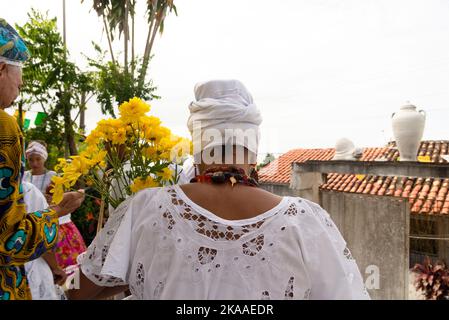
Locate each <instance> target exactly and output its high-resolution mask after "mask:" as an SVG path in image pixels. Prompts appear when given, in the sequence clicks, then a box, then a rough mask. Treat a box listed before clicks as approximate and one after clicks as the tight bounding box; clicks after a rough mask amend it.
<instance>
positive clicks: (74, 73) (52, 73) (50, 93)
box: [16, 9, 93, 154]
mask: <svg viewBox="0 0 449 320" xmlns="http://www.w3.org/2000/svg"><path fill="white" fill-rule="evenodd" d="M28 18H29V20H28V22H27V23H25V25H23V26H16V28H17V30H18V32H19V34H20V35H21V36H22V38H23V39H24V40H25V41H26V42H27V45H28V48H29V50H30V53H31V58H30V60H29V62H28V63H27V64H26V65H25V67H24V68H23V80H24V85H23V87H22V90H21V101H20V103H22V104H23V105H28V106H31V105H39V106H41V107H42V109H43V111H44V112H45V113H46V114H47V115H48V116H47V117H46V119H45V121H44V122H43V123H42V124H41V125H39V126H38V128H36V129H35V130H32V131H31V132H30V133H29V135H30V136H32V137H38V138H39V139H40V140H44V141H46V142H47V143H48V144H49V145H54V146H56V147H57V149H58V150H59V148H61V146H68V147H69V149H70V153H71V154H76V142H75V128H76V125H75V122H74V120H73V119H72V116H71V111H72V110H74V109H79V108H80V107H81V95H82V93H85V92H89V91H91V90H92V89H93V87H92V80H91V78H92V75H91V74H90V73H83V72H81V71H80V69H79V68H78V67H77V66H76V65H75V64H74V63H73V62H71V61H69V60H68V57H69V53H68V52H67V50H66V48H65V46H64V43H63V41H62V37H61V34H60V33H59V31H58V29H57V24H56V22H57V21H56V18H53V19H50V18H48V15H47V14H45V15H44V14H42V13H40V12H39V11H36V10H34V9H32V10H31V12H30V13H29V14H28ZM60 123H63V125H61V124H60Z"/></svg>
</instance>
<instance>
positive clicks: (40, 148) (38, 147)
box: [25, 141, 48, 160]
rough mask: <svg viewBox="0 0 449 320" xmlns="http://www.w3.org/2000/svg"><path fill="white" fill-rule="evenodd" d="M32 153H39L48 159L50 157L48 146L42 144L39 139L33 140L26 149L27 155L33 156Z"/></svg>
mask: <svg viewBox="0 0 449 320" xmlns="http://www.w3.org/2000/svg"><path fill="white" fill-rule="evenodd" d="M32 154H37V155H39V156H41V157H42V158H43V159H44V160H47V158H48V153H47V148H45V146H44V145H42V144H40V143H39V142H37V141H33V142H31V143H30V144H29V145H28V148H27V150H26V151H25V155H26V157H27V158H28V157H29V156H31V155H32Z"/></svg>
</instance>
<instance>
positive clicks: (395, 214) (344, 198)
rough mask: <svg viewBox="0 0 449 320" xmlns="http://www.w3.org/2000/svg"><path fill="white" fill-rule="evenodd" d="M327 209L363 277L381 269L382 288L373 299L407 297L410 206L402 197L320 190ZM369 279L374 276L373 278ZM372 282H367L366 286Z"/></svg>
mask: <svg viewBox="0 0 449 320" xmlns="http://www.w3.org/2000/svg"><path fill="white" fill-rule="evenodd" d="M320 198H321V206H322V207H323V208H324V209H326V210H327V211H328V212H329V214H330V215H331V217H332V219H333V220H334V222H335V224H336V225H337V226H338V228H339V229H340V232H341V233H342V235H343V237H344V238H345V240H346V242H347V243H348V247H349V249H350V250H351V252H352V255H353V256H354V258H355V259H356V261H357V265H358V266H359V269H360V271H361V273H362V276H363V277H364V279H365V280H367V279H368V278H369V276H370V274H367V273H365V271H367V270H369V268H368V269H367V267H368V266H373V265H374V266H377V267H378V268H379V276H380V278H379V280H380V281H379V289H370V288H369V287H368V292H369V293H370V295H371V298H372V299H407V297H408V270H409V238H408V237H409V224H410V209H409V205H408V203H407V202H406V201H405V200H404V199H401V198H395V197H386V196H371V195H360V194H350V193H343V192H332V191H324V190H321V192H320ZM370 279H373V278H372V277H370ZM370 283H371V282H369V281H366V284H367V286H369V284H370Z"/></svg>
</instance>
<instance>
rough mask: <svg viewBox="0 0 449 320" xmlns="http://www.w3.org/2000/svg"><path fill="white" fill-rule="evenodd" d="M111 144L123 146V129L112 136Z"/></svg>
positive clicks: (124, 135)
mask: <svg viewBox="0 0 449 320" xmlns="http://www.w3.org/2000/svg"><path fill="white" fill-rule="evenodd" d="M111 142H112V143H113V144H124V143H125V142H126V130H125V129H124V128H120V129H118V130H117V131H116V132H115V133H114V134H112V139H111Z"/></svg>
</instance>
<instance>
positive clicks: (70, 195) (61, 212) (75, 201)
mask: <svg viewBox="0 0 449 320" xmlns="http://www.w3.org/2000/svg"><path fill="white" fill-rule="evenodd" d="M84 198H85V196H84V190H78V191H76V192H66V193H64V197H63V198H62V201H61V202H60V203H59V204H57V205H54V206H52V207H51V208H52V209H54V210H55V211H56V213H57V214H58V216H60V217H62V216H65V215H66V214H69V213H72V212H73V211H75V210H76V209H78V208H79V206H80V205H81V204H82V203H83V201H84Z"/></svg>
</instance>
